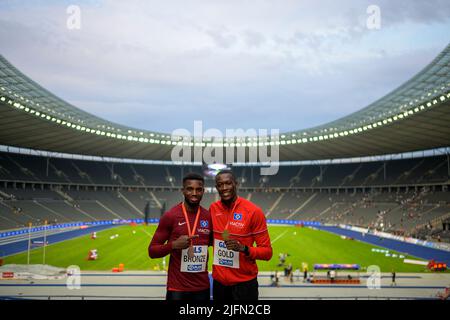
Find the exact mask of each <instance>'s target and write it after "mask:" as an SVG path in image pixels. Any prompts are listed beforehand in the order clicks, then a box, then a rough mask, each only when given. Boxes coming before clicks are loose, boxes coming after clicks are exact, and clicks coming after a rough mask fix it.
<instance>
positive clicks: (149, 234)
mask: <svg viewBox="0 0 450 320" xmlns="http://www.w3.org/2000/svg"><path fill="white" fill-rule="evenodd" d="M142 231H144V232H145V233H146V234H148V236H150V237H151V236H152V234H151V233H149V232H147V230H145V229H142Z"/></svg>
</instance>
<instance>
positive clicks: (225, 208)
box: [209, 170, 272, 301]
mask: <svg viewBox="0 0 450 320" xmlns="http://www.w3.org/2000/svg"><path fill="white" fill-rule="evenodd" d="M216 189H217V191H218V192H219V195H220V198H221V200H219V201H217V202H215V203H213V204H212V205H211V207H210V208H209V211H210V212H211V219H212V222H213V227H214V263H213V272H212V276H213V279H214V282H213V298H214V300H217V301H225V300H257V299H258V296H259V293H258V280H257V276H258V267H257V265H256V260H257V259H258V260H270V258H272V246H271V244H270V237H269V233H268V231H267V224H266V217H265V216H264V213H263V212H262V210H261V209H260V208H259V207H257V206H256V205H255V204H253V203H252V202H250V201H248V200H246V199H244V198H241V197H239V196H238V195H237V191H236V189H237V183H236V179H235V177H234V175H233V172H232V171H231V170H222V171H220V172H219V173H218V174H217V175H216ZM254 243H256V246H253V244H254Z"/></svg>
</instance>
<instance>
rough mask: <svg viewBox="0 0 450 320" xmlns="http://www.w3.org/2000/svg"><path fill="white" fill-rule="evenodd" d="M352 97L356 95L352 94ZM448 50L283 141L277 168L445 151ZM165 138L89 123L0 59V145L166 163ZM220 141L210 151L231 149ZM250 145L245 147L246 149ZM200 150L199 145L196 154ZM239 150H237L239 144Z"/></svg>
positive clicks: (449, 114)
mask: <svg viewBox="0 0 450 320" xmlns="http://www.w3.org/2000/svg"><path fill="white" fill-rule="evenodd" d="M355 90H357V87H356V86H355ZM449 106H450V45H448V46H447V47H446V48H445V49H444V50H443V51H442V52H441V53H440V54H439V55H438V56H437V57H436V58H435V59H434V60H433V61H432V62H431V63H430V64H429V65H428V66H427V67H425V68H424V69H423V70H422V71H420V72H419V73H418V74H417V75H416V76H414V77H413V78H412V79H410V80H409V81H407V82H406V83H405V84H403V85H402V86H400V87H399V88H397V89H395V90H393V91H392V92H391V93H389V94H387V95H386V96H384V97H382V98H381V99H379V100H377V101H376V102H374V103H372V104H371V105H369V106H367V107H366V108H363V109H361V110H360V111H358V112H355V113H353V114H350V115H348V116H346V117H344V118H341V119H338V120H336V121H333V122H330V123H327V124H324V125H321V126H318V127H314V128H310V129H305V130H300V131H295V132H289V133H284V134H282V135H281V137H280V140H279V141H267V142H258V143H266V144H267V145H276V144H279V147H280V161H293V160H318V159H336V158H348V157H361V156H369V155H382V154H389V153H402V152H409V151H417V150H424V149H432V148H439V147H447V146H449V145H450V143H449V141H450V139H449V138H450V125H449V123H450V108H449ZM249 139H250V138H249ZM177 143H178V142H176V141H172V140H171V136H170V134H165V133H159V132H151V131H145V130H139V129H135V128H130V127H126V126H123V125H119V124H116V123H112V122H109V121H106V120H104V119H101V118H99V117H96V116H94V115H91V114H89V113H87V112H85V111H82V110H81V109H79V108H77V107H75V106H73V105H71V104H69V103H67V102H65V101H63V100H62V99H60V98H58V97H57V96H55V95H54V94H52V93H51V92H49V91H47V90H46V89H44V88H42V87H41V86H40V85H39V84H37V83H36V82H34V81H33V80H31V79H29V78H28V77H27V76H25V75H24V74H23V73H21V72H20V71H19V70H18V69H16V68H15V67H14V66H12V65H11V64H10V63H9V62H8V61H7V60H6V59H4V57H2V56H0V144H3V145H10V146H17V147H25V148H32V149H40V150H47V151H53V152H62V153H71V154H82V155H94V156H107V157H118V158H132V159H148V160H170V155H171V150H172V147H173V145H175V144H177ZM238 143H239V142H238V141H228V140H227V141H223V142H221V143H218V144H215V145H213V147H227V146H230V147H238V146H239V145H237V144H238ZM250 143H252V144H254V143H255V141H253V140H247V141H246V142H245V144H246V147H248V146H250ZM207 145H208V141H204V142H203V143H202V146H203V147H205V146H207ZM241 146H242V144H241Z"/></svg>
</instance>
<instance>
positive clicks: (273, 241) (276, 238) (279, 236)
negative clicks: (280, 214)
mask: <svg viewBox="0 0 450 320" xmlns="http://www.w3.org/2000/svg"><path fill="white" fill-rule="evenodd" d="M286 232H288V230H286V231H285V232H283V233H282V234H280V235H279V236H278V237H276V238H275V239H273V241H272V244H273V243H274V242H275V241H277V240H278V239H280V238H281V237H282V236H284V235H285V234H286Z"/></svg>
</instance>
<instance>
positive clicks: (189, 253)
mask: <svg viewBox="0 0 450 320" xmlns="http://www.w3.org/2000/svg"><path fill="white" fill-rule="evenodd" d="M187 254H188V257H189V258H194V257H195V253H194V246H193V245H192V244H191V245H190V246H189V248H188V252H187Z"/></svg>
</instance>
